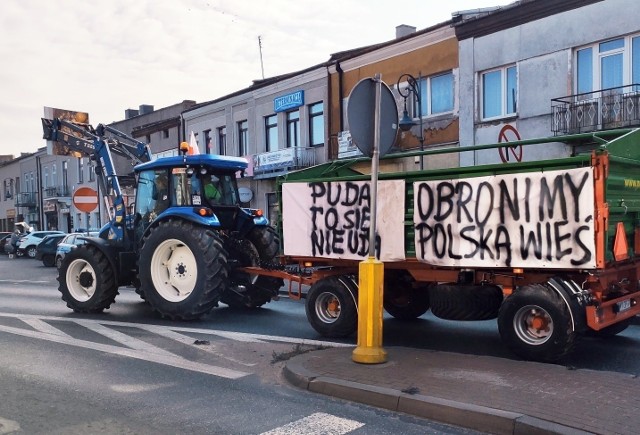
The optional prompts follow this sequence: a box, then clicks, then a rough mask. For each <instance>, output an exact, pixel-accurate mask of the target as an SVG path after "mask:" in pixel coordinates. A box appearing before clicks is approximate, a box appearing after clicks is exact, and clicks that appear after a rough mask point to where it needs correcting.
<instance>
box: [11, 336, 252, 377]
mask: <svg viewBox="0 0 640 435" xmlns="http://www.w3.org/2000/svg"><path fill="white" fill-rule="evenodd" d="M0 331H4V332H8V333H11V334H16V335H22V336H23V337H30V338H36V339H40V340H47V341H52V342H54V343H61V344H66V345H69V346H76V347H81V348H85V349H92V350H98V351H101V352H106V353H110V354H114V355H121V356H126V357H130V358H136V359H140V360H143V361H150V362H155V363H158V364H164V365H168V366H172V367H178V368H182V369H185V370H191V371H195V372H199V373H206V374H209V375H213V376H218V377H221V378H227V379H239V378H242V377H245V376H248V375H250V374H251V373H247V372H242V371H239V370H232V369H227V368H224V367H218V366H213V365H209V364H201V363H198V362H194V361H189V360H187V359H184V358H182V357H178V356H175V355H173V354H169V355H166V356H165V355H159V354H156V353H151V352H146V351H140V350H136V349H129V348H124V347H118V346H112V345H109V344H101V343H94V342H91V341H85V340H78V339H75V338H71V337H64V336H59V335H54V334H48V333H46V332H39V331H30V330H27V329H23V328H14V327H12V326H3V325H0Z"/></svg>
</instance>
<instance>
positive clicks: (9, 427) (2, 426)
mask: <svg viewBox="0 0 640 435" xmlns="http://www.w3.org/2000/svg"><path fill="white" fill-rule="evenodd" d="M18 431H20V425H19V424H18V422H15V421H13V420H7V419H6V418H2V417H0V434H6V433H15V432H18Z"/></svg>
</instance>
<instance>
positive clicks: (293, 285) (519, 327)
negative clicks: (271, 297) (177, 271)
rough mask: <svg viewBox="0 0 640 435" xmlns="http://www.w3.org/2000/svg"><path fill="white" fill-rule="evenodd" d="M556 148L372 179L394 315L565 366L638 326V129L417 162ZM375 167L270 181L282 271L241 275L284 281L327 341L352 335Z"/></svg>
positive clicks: (343, 163)
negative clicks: (490, 331)
mask: <svg viewBox="0 0 640 435" xmlns="http://www.w3.org/2000/svg"><path fill="white" fill-rule="evenodd" d="M557 142H560V143H564V144H566V147H567V148H566V149H567V150H569V152H568V156H567V157H565V158H557V159H550V160H543V161H529V162H528V161H522V162H512V163H508V164H490V165H482V166H471V167H452V168H443V169H437V170H425V171H413V172H389V173H380V174H379V175H378V177H379V181H378V196H377V201H376V202H377V211H376V213H377V215H376V217H377V222H378V226H377V227H376V237H375V245H376V246H375V252H376V256H377V257H378V258H379V259H380V260H381V261H382V262H383V263H384V297H383V300H384V302H383V304H384V308H385V310H386V311H387V312H388V313H389V314H390V315H392V316H393V317H395V318H398V319H403V320H409V319H414V318H417V317H419V316H421V315H423V314H424V313H426V312H427V310H429V309H431V311H432V313H433V315H435V316H437V317H439V318H443V319H448V320H454V321H472V320H486V319H494V318H497V323H498V329H499V333H500V336H501V338H502V340H503V341H504V343H505V344H506V345H507V346H508V347H509V348H510V349H511V350H512V351H513V352H514V353H515V354H517V355H519V356H520V357H523V358H525V359H530V360H537V361H556V360H559V359H561V358H562V357H563V356H565V355H567V354H568V353H569V352H570V351H571V350H572V347H573V346H574V344H575V342H576V340H577V339H578V338H579V337H580V336H582V335H596V336H601V337H607V336H612V335H615V334H618V333H620V332H621V331H623V330H624V329H625V328H627V327H628V326H629V324H630V323H631V322H632V321H633V318H634V317H635V316H636V315H638V314H640V304H638V301H640V288H639V278H640V130H639V129H621V130H612V131H604V132H597V133H588V134H579V135H569V136H558V137H551V138H541V139H533V140H526V141H519V142H511V143H508V144H505V143H502V144H489V145H480V146H473V147H450V148H446V149H435V150H430V151H426V152H423V153H421V154H423V155H424V157H425V158H428V157H429V155H434V154H450V155H451V156H452V158H451V161H452V162H454V161H457V154H458V153H462V152H472V151H477V150H487V149H492V148H493V149H496V152H497V150H499V149H500V148H505V147H508V146H524V147H529V146H535V147H544V146H545V145H546V144H549V143H557ZM416 154H417V153H416ZM402 157H406V154H405V155H404V156H398V155H393V154H392V155H389V156H387V158H396V159H397V158H402ZM370 167H371V165H370V160H368V159H366V158H360V159H350V160H337V161H333V162H329V163H326V164H322V165H318V166H314V167H312V168H308V169H304V170H300V171H296V172H291V173H289V174H287V175H286V176H284V177H282V178H281V179H279V181H278V195H279V200H280V205H281V219H280V221H279V222H278V231H279V233H280V234H281V240H282V244H281V253H282V255H281V257H280V265H279V267H271V268H268V269H266V268H259V267H254V268H247V269H246V270H247V271H248V272H250V273H252V274H256V275H267V276H270V277H276V278H283V279H286V280H288V281H289V282H290V284H289V288H288V291H289V294H290V297H292V298H296V299H301V298H305V299H306V304H305V307H306V314H307V317H308V320H309V322H310V324H311V325H312V327H313V328H314V329H315V330H316V331H317V332H319V333H320V334H321V335H323V336H327V337H339V336H347V335H349V334H352V333H354V332H355V330H356V326H357V312H358V308H357V303H358V297H357V293H358V264H359V263H360V262H361V261H362V260H364V259H365V258H367V253H368V248H369V246H368V241H369V225H370V218H371V213H372V211H371V210H370V208H369V204H370V199H371V197H370V195H371V189H370V179H371V177H370ZM304 285H309V286H310V287H309V290H308V292H303V291H302V289H303V286H304Z"/></svg>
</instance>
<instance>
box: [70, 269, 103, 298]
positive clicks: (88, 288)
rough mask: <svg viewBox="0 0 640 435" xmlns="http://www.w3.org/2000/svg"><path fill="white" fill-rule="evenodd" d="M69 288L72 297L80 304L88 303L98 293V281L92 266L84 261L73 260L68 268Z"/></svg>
mask: <svg viewBox="0 0 640 435" xmlns="http://www.w3.org/2000/svg"><path fill="white" fill-rule="evenodd" d="M66 282H67V288H68V289H69V293H70V294H71V296H72V297H73V298H74V299H75V300H76V301H79V302H86V301H88V300H89V299H91V298H92V297H93V295H94V294H95V292H96V286H97V284H98V280H97V279H96V272H95V270H93V267H92V266H91V264H89V263H88V262H87V261H85V260H82V259H77V260H73V261H72V262H71V264H69V267H68V268H67V276H66Z"/></svg>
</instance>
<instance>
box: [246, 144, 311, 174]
mask: <svg viewBox="0 0 640 435" xmlns="http://www.w3.org/2000/svg"><path fill="white" fill-rule="evenodd" d="M317 149H318V148H299V147H293V148H285V149H282V150H278V151H271V152H267V153H262V154H256V155H255V156H254V162H253V175H254V178H255V179H261V178H273V177H276V176H278V175H282V174H286V173H287V172H289V171H293V170H296V169H302V168H308V167H309V166H313V165H315V164H316V150H317Z"/></svg>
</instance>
